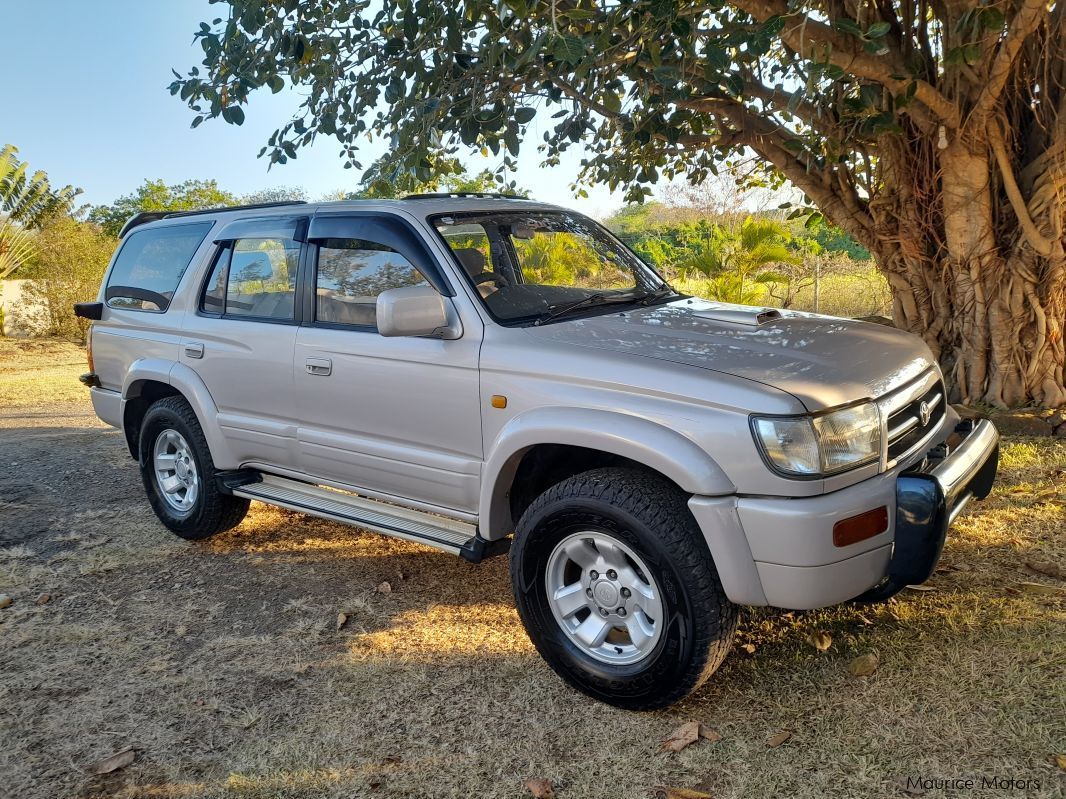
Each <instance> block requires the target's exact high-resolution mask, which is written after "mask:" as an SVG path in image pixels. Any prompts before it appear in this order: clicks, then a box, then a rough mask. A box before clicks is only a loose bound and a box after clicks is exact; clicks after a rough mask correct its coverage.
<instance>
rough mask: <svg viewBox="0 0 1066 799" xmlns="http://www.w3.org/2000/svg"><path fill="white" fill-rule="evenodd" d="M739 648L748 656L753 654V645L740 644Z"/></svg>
mask: <svg viewBox="0 0 1066 799" xmlns="http://www.w3.org/2000/svg"><path fill="white" fill-rule="evenodd" d="M740 648H741V649H742V650H744V651H745V652H747V653H748V654H749V655H754V654H755V644H741V645H740Z"/></svg>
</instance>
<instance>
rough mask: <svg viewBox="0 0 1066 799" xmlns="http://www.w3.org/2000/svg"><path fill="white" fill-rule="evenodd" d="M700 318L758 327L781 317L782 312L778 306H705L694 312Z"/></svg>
mask: <svg viewBox="0 0 1066 799" xmlns="http://www.w3.org/2000/svg"><path fill="white" fill-rule="evenodd" d="M693 316H698V317H699V318H700V319H709V320H711V321H712V322H726V323H728V324H733V325H747V326H749V327H758V326H759V325H765V324H766V323H767V322H772V321H774V320H775V319H780V318H781V312H780V311H778V310H777V309H776V308H743V307H732V308H731V307H728V306H726V307H722V308H705V309H702V310H699V311H696V313H694V314H693Z"/></svg>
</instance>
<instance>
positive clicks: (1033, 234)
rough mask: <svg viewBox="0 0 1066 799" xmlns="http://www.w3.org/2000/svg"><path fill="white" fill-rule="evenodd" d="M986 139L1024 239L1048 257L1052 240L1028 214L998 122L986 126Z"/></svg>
mask: <svg viewBox="0 0 1066 799" xmlns="http://www.w3.org/2000/svg"><path fill="white" fill-rule="evenodd" d="M988 140H989V144H991V146H992V153H993V154H994V155H995V156H996V163H997V164H998V165H999V171H1000V174H1001V175H1002V176H1003V189H1004V190H1005V191H1006V192H1007V199H1008V200H1010V204H1011V207H1012V208H1013V209H1014V215H1015V216H1016V217H1017V218H1018V225H1019V227H1021V229H1022V233H1023V234H1024V236H1025V240H1026V241H1028V242H1029V244H1030V246H1031V247H1032V248H1033V249H1034V250H1036V251H1037V252H1038V253H1039V254H1040V255H1043V256H1044V257H1045V258H1047V257H1049V256H1050V255H1051V253H1052V251H1053V250H1054V248H1055V244H1054V242H1052V241H1050V240H1049V239H1047V238H1045V236H1044V235H1043V234H1042V233H1041V232H1040V231H1039V230H1038V229H1037V227H1036V224H1035V223H1034V222H1033V218H1032V217H1031V216H1030V215H1029V207H1028V206H1027V205H1026V203H1025V198H1023V197H1022V193H1021V190H1020V189H1019V188H1018V182H1017V181H1016V180H1015V179H1014V167H1013V166H1011V162H1010V157H1009V156H1008V155H1007V147H1006V145H1005V144H1004V143H1003V132H1002V131H1001V130H1000V128H999V125H998V124H993V125H989V126H988Z"/></svg>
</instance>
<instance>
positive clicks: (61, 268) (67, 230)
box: [21, 216, 118, 341]
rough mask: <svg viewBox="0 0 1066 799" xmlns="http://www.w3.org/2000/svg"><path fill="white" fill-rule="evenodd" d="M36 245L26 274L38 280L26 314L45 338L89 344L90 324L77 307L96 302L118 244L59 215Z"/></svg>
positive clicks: (30, 286) (28, 293)
mask: <svg viewBox="0 0 1066 799" xmlns="http://www.w3.org/2000/svg"><path fill="white" fill-rule="evenodd" d="M34 244H35V247H36V254H35V256H34V258H33V260H32V261H30V262H29V263H28V264H26V267H25V269H24V270H23V272H22V273H21V274H24V275H25V277H27V278H31V279H32V280H31V282H29V283H27V284H26V287H25V288H24V290H23V291H24V299H25V300H27V301H26V302H24V307H23V308H22V309H21V315H22V316H24V317H26V318H25V321H26V322H27V323H28V326H29V327H31V328H32V329H35V330H36V331H37V332H38V333H40V334H43V335H49V336H66V337H70V338H76V339H78V340H79V341H83V340H84V339H85V331H86V330H87V329H88V327H89V321H88V320H87V319H80V318H78V317H76V316H75V315H74V303H76V302H88V301H91V300H93V299H95V298H96V292H97V291H98V290H99V288H100V280H101V279H102V278H103V276H104V270H105V269H107V263H108V261H109V260H110V259H111V254H112V253H113V252H114V251H115V246H116V245H117V244H118V242H117V241H115V239H114V237H112V236H109V235H107V234H106V233H104V232H103V231H102V230H101V229H100V227H99V226H97V225H94V224H92V223H90V222H79V221H77V220H75V219H72V218H71V217H69V216H59V217H54V218H53V219H51V220H49V221H48V222H46V223H45V224H44V226H43V227H42V228H41V229H40V230H39V231H37V232H36V236H35V241H34Z"/></svg>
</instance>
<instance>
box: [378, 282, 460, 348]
mask: <svg viewBox="0 0 1066 799" xmlns="http://www.w3.org/2000/svg"><path fill="white" fill-rule="evenodd" d="M377 323H378V332H379V333H380V334H381V335H383V336H390V337H391V336H434V335H436V336H441V337H442V338H455V336H454V335H448V334H449V333H452V332H453V331H452V327H453V326H452V325H451V324H450V320H449V319H448V308H447V306H445V304H444V298H443V297H442V296H441V295H440V294H439V293H437V290H436V289H435V288H433V287H432V286H402V287H400V288H398V289H388V290H387V291H383V292H381V293H380V294H379V295H378V301H377Z"/></svg>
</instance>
